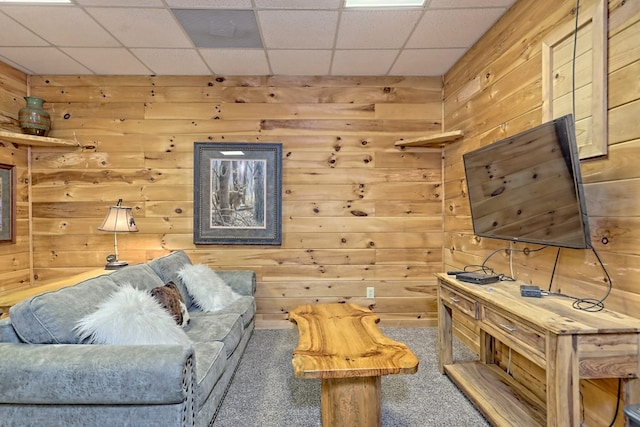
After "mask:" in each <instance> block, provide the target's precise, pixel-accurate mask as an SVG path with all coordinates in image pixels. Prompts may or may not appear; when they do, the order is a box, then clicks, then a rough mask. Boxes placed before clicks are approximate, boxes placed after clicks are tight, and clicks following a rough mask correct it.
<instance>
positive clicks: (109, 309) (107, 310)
mask: <svg viewBox="0 0 640 427" xmlns="http://www.w3.org/2000/svg"><path fill="white" fill-rule="evenodd" d="M74 330H75V331H76V332H77V333H78V334H79V335H80V339H82V340H85V339H87V338H88V339H89V341H90V342H91V343H93V344H124V345H155V344H182V345H188V344H189V342H190V341H189V338H188V337H187V335H186V334H185V333H184V331H183V330H182V329H181V328H180V327H179V326H178V325H177V324H176V321H175V320H174V319H173V317H172V316H171V314H169V312H167V311H166V310H165V309H164V308H162V306H161V305H160V303H159V302H158V301H157V300H156V299H155V298H153V297H152V296H151V294H149V293H148V292H144V291H141V290H138V289H136V288H134V287H133V286H131V285H130V284H123V285H122V286H121V287H120V289H118V290H117V291H116V292H114V293H113V294H111V295H110V296H109V297H108V298H107V299H106V300H105V301H103V302H102V303H100V305H98V309H97V310H96V311H94V312H93V313H90V314H88V315H86V316H84V317H83V318H82V319H80V320H79V321H78V322H77V324H76V327H75V328H74Z"/></svg>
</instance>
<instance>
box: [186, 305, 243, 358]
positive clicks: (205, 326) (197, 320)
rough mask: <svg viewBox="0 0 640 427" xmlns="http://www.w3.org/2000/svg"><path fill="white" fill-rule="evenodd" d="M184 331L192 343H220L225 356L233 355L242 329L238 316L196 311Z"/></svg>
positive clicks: (240, 319) (240, 337)
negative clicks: (222, 345)
mask: <svg viewBox="0 0 640 427" xmlns="http://www.w3.org/2000/svg"><path fill="white" fill-rule="evenodd" d="M184 331H185V332H186V333H187V336H188V337H189V339H191V341H192V342H194V343H199V342H200V343H201V342H211V341H221V342H222V343H223V344H224V349H225V352H226V356H227V357H229V356H231V355H232V354H233V352H234V351H235V349H236V347H237V346H238V344H239V343H240V340H241V339H242V334H243V332H244V327H243V326H242V318H241V316H240V315H239V314H233V313H232V314H218V313H206V312H202V311H197V312H193V313H191V323H189V324H188V325H187V326H186V327H185V328H184Z"/></svg>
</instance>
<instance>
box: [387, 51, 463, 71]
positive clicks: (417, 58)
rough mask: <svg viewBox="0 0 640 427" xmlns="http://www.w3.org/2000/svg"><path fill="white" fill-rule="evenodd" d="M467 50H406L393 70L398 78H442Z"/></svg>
mask: <svg viewBox="0 0 640 427" xmlns="http://www.w3.org/2000/svg"><path fill="white" fill-rule="evenodd" d="M464 52H465V49H404V50H403V51H402V52H401V53H400V56H398V59H397V60H396V63H395V64H394V65H393V68H391V75H396V76H442V75H444V74H445V73H446V72H447V71H448V70H449V68H451V66H452V65H453V64H455V62H456V61H457V60H458V59H460V57H461V56H462V55H463V54H464Z"/></svg>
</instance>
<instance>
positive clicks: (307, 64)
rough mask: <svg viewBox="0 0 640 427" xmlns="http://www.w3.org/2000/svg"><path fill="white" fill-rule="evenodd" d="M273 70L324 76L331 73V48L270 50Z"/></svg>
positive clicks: (283, 72) (276, 72) (296, 74)
mask: <svg viewBox="0 0 640 427" xmlns="http://www.w3.org/2000/svg"><path fill="white" fill-rule="evenodd" d="M267 55H269V62H270V63H271V70H272V71H273V74H276V75H284V74H286V75H294V76H322V75H327V74H329V67H330V65H331V51H330V50H269V51H267Z"/></svg>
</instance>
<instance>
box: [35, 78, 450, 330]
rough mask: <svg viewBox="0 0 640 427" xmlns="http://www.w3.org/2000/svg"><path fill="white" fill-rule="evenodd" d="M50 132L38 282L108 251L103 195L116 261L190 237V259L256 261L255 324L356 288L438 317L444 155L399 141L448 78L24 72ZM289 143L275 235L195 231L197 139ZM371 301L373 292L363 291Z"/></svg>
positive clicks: (394, 321) (40, 185)
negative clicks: (120, 222) (201, 234)
mask: <svg viewBox="0 0 640 427" xmlns="http://www.w3.org/2000/svg"><path fill="white" fill-rule="evenodd" d="M30 82H31V86H30V89H31V91H32V93H33V94H34V95H37V96H41V97H43V98H45V99H46V100H47V103H46V104H45V106H47V108H49V110H50V112H51V114H52V122H53V126H52V127H53V130H52V135H53V136H57V137H68V138H77V139H78V141H80V143H81V145H82V148H80V149H75V150H59V149H56V150H51V149H46V148H37V149H36V148H34V149H33V156H32V176H31V183H32V188H31V192H32V198H33V203H32V210H33V221H32V225H33V248H34V253H33V263H34V274H35V276H36V277H37V278H38V281H39V280H46V279H51V278H54V277H58V276H63V275H68V274H71V273H74V272H77V271H80V270H83V269H89V268H94V267H99V266H100V265H102V264H104V258H105V256H106V255H107V254H110V253H112V252H113V236H112V235H111V234H108V233H103V232H100V231H98V230H97V227H98V225H99V224H100V222H101V221H102V219H103V216H104V214H105V212H106V209H107V206H108V205H110V204H113V203H115V202H116V201H117V199H119V198H122V199H123V201H124V204H125V205H128V206H132V207H133V213H134V216H135V218H136V222H137V224H138V227H139V229H140V232H139V233H136V234H131V235H119V236H118V244H119V245H118V246H119V252H120V258H121V259H124V260H127V261H129V262H130V263H137V262H144V261H147V260H149V259H152V258H153V257H156V256H159V255H162V254H164V253H167V252H168V251H170V250H174V249H185V250H186V251H187V252H188V253H189V255H190V256H191V258H192V259H193V261H194V262H198V263H206V264H209V265H211V266H215V267H217V268H222V269H234V268H248V269H254V270H256V271H257V273H258V282H259V283H258V291H257V306H258V319H259V322H258V323H259V326H262V327H265V326H266V327H290V326H291V325H290V324H289V322H287V320H286V319H287V312H288V311H289V310H291V309H293V308H295V307H296V306H297V305H299V304H306V303H314V302H336V301H350V302H355V303H358V304H362V305H364V306H369V307H371V308H372V309H373V310H374V311H375V312H376V313H378V314H379V315H380V316H381V318H382V322H383V324H387V325H395V326H398V325H404V326H433V325H435V322H436V304H435V298H436V292H435V280H434V276H433V273H435V272H438V271H441V270H442V245H443V238H442V191H443V186H442V165H441V163H442V155H441V150H439V149H436V150H434V149H412V150H411V151H403V150H401V149H398V148H397V147H394V142H395V141H396V140H398V139H400V138H410V137H415V136H421V135H425V134H429V133H433V132H440V131H441V130H442V81H441V79H440V78H439V77H438V78H416V77H408V78H400V77H379V78H378V77H364V78H354V77H341V78H339V77H329V78H316V77H299V78H294V77H246V78H242V77H229V78H227V77H217V78H216V77H211V76H204V77H146V76H145V77H142V76H140V77H126V76H110V77H100V76H31V77H30ZM194 141H210V142H234V141H237V142H256V143H260V142H281V143H282V144H283V157H284V158H283V206H282V231H283V244H282V245H281V246H280V247H263V246H235V245H225V246H222V245H201V246H195V245H194V244H193V238H192V232H193V225H192V224H193V143H194ZM368 286H373V287H375V293H376V298H375V299H367V298H365V295H366V288H367V287H368Z"/></svg>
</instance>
